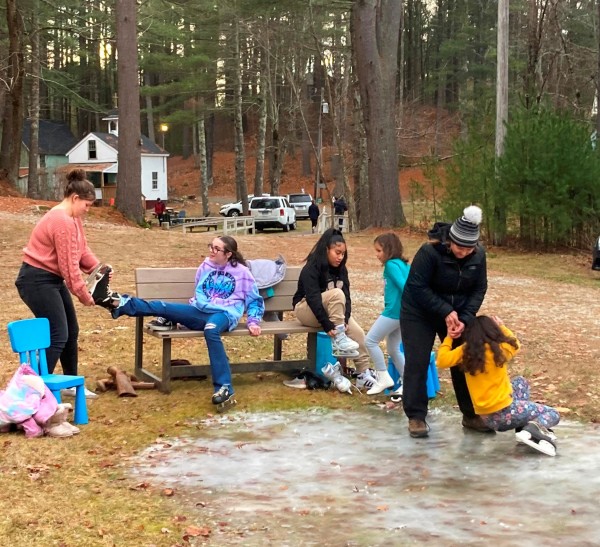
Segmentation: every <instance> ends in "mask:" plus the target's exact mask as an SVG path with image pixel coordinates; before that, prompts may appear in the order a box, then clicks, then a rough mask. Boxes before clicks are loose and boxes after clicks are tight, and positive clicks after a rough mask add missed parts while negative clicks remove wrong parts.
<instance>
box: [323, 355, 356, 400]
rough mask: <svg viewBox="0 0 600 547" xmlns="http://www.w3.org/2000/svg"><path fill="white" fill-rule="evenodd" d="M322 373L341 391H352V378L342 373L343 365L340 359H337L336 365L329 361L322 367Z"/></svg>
mask: <svg viewBox="0 0 600 547" xmlns="http://www.w3.org/2000/svg"><path fill="white" fill-rule="evenodd" d="M321 373H322V374H323V376H325V378H327V379H328V380H330V381H331V383H332V384H333V385H334V386H335V387H336V388H337V390H338V391H340V392H341V393H352V384H351V383H350V380H348V378H346V377H345V376H344V375H343V374H342V365H340V362H339V361H336V363H335V365H332V364H331V363H327V364H326V365H325V366H324V367H323V368H322V369H321Z"/></svg>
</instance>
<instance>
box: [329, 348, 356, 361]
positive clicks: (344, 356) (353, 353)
mask: <svg viewBox="0 0 600 547" xmlns="http://www.w3.org/2000/svg"><path fill="white" fill-rule="evenodd" d="M332 355H333V356H334V357H337V358H340V359H353V358H355V357H358V355H359V353H358V350H354V351H349V352H346V353H341V352H337V353H336V352H335V351H334V352H333V353H332Z"/></svg>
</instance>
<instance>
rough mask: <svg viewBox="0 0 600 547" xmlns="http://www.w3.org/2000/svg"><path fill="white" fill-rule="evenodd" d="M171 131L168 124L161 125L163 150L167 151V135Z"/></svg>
mask: <svg viewBox="0 0 600 547" xmlns="http://www.w3.org/2000/svg"><path fill="white" fill-rule="evenodd" d="M168 130H169V126H168V125H167V124H166V123H161V124H160V132H161V133H162V148H163V150H164V149H165V133H166V132H167V131H168Z"/></svg>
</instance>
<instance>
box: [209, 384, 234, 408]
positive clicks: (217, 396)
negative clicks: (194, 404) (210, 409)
mask: <svg viewBox="0 0 600 547" xmlns="http://www.w3.org/2000/svg"><path fill="white" fill-rule="evenodd" d="M232 396H233V393H232V392H231V388H230V387H229V386H228V385H224V386H221V387H220V388H219V391H217V392H216V393H213V396H212V403H213V405H222V404H223V403H226V402H227V401H229V400H230V399H231V397H232Z"/></svg>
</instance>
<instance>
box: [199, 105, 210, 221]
mask: <svg viewBox="0 0 600 547" xmlns="http://www.w3.org/2000/svg"><path fill="white" fill-rule="evenodd" d="M201 106H202V111H201V112H200V114H199V119H198V155H199V156H200V195H201V196H202V214H203V215H204V216H205V217H207V216H208V215H209V206H208V187H209V186H210V180H209V179H208V164H207V161H206V129H205V127H204V108H203V107H204V104H202V105H201Z"/></svg>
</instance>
